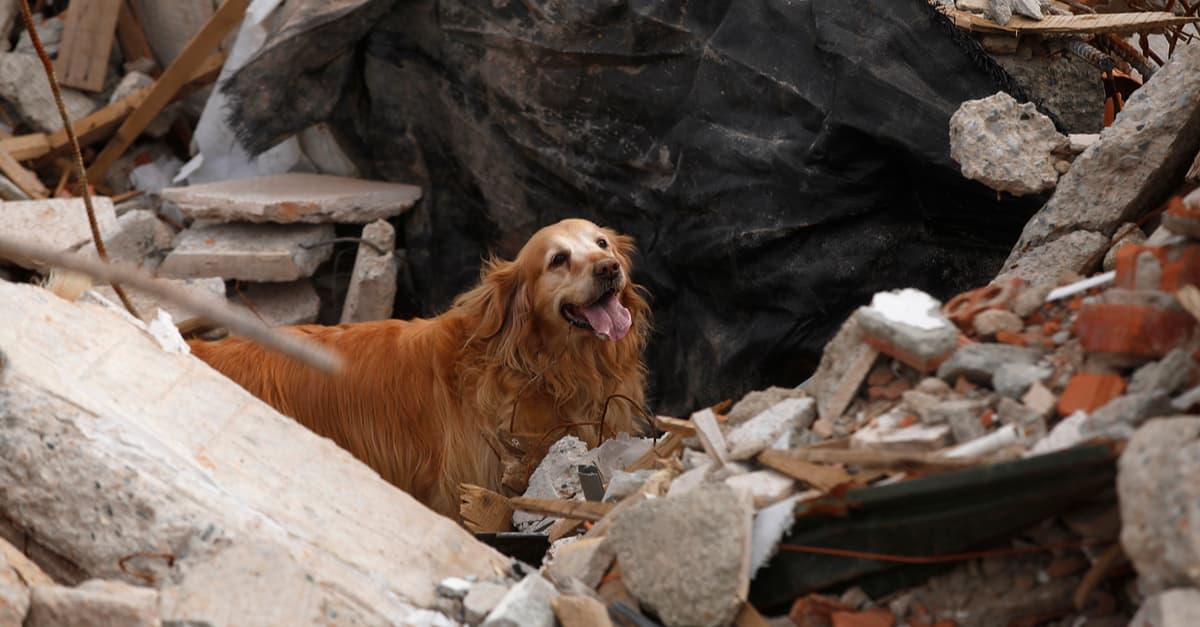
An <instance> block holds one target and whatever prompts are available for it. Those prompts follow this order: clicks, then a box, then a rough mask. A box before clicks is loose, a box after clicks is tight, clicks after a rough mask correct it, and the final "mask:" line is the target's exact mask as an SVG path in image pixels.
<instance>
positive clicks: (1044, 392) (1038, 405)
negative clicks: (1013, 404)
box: [1021, 381, 1058, 417]
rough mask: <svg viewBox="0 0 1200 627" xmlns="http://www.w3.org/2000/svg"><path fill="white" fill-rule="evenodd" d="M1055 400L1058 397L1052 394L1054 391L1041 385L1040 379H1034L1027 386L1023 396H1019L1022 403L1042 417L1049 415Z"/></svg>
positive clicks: (1056, 400)
mask: <svg viewBox="0 0 1200 627" xmlns="http://www.w3.org/2000/svg"><path fill="white" fill-rule="evenodd" d="M1057 402H1058V399H1057V398H1056V397H1055V396H1054V392H1051V391H1050V389H1049V388H1047V387H1046V386H1045V385H1042V382H1041V381H1034V382H1033V383H1032V384H1031V385H1030V386H1029V390H1028V391H1026V392H1025V396H1022V397H1021V403H1022V404H1023V405H1025V406H1026V407H1028V408H1029V409H1030V410H1031V411H1033V412H1035V413H1037V414H1038V415H1039V416H1043V417H1049V416H1050V413H1051V412H1053V411H1054V407H1055V404H1056V403H1057Z"/></svg>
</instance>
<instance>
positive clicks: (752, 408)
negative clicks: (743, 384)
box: [725, 386, 808, 428]
mask: <svg viewBox="0 0 1200 627" xmlns="http://www.w3.org/2000/svg"><path fill="white" fill-rule="evenodd" d="M806 396H808V394H807V393H806V392H805V391H804V390H801V389H799V388H781V387H777V386H771V387H769V388H767V389H765V390H754V391H752V392H748V393H747V394H746V395H745V396H743V397H742V399H741V400H739V401H738V402H736V403H734V404H733V407H731V408H729V414H727V415H726V417H725V426H726V427H728V428H732V427H736V426H738V425H740V424H742V423H743V422H746V421H747V420H750V419H751V418H753V417H755V416H757V415H759V414H761V413H763V412H764V411H767V410H768V409H770V408H771V407H773V406H775V405H776V404H778V403H781V402H783V401H786V400H788V399H789V398H804V397H806Z"/></svg>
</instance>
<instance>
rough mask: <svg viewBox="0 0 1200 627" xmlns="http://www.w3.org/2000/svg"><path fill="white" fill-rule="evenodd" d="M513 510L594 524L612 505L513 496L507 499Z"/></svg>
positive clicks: (609, 510)
mask: <svg viewBox="0 0 1200 627" xmlns="http://www.w3.org/2000/svg"><path fill="white" fill-rule="evenodd" d="M508 502H509V503H510V504H511V505H512V507H513V508H514V509H519V510H521V511H525V512H530V513H533V514H549V515H551V516H560V517H563V518H573V519H576V520H587V521H592V522H595V521H597V520H600V519H601V518H604V517H605V516H606V515H607V514H608V513H609V512H611V511H612V509H613V507H614V506H613V504H612V503H601V502H599V501H566V500H563V499H539V498H533V497H529V496H514V497H512V498H510V499H508Z"/></svg>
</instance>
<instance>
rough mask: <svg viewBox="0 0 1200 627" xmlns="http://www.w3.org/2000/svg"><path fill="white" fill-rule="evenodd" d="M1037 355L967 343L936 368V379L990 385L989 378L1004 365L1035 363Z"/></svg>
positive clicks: (1019, 349)
mask: <svg viewBox="0 0 1200 627" xmlns="http://www.w3.org/2000/svg"><path fill="white" fill-rule="evenodd" d="M1040 356H1041V353H1039V352H1038V351H1037V350H1035V349H1032V348H1025V347H1022V346H1009V345H1008V344H967V345H966V346H963V347H962V348H960V349H958V350H957V351H955V352H954V356H952V357H951V358H950V359H948V360H946V362H945V363H943V364H942V365H941V366H940V367H939V368H938V373H937V374H938V377H939V378H941V379H943V380H945V381H954V380H956V379H958V377H966V378H967V379H969V380H971V381H974V382H975V383H979V384H981V385H989V386H990V385H992V378H993V377H995V376H996V372H997V371H999V370H1000V367H1001V366H1004V365H1006V364H1035V363H1037V360H1038V358H1039V357H1040Z"/></svg>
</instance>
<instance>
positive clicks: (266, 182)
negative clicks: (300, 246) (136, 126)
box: [162, 172, 421, 224]
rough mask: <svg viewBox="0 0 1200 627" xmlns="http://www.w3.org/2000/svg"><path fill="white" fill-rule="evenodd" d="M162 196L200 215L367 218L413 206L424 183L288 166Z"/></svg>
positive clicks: (323, 220)
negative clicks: (289, 168) (280, 171)
mask: <svg viewBox="0 0 1200 627" xmlns="http://www.w3.org/2000/svg"><path fill="white" fill-rule="evenodd" d="M162 197H163V199H164V200H169V201H171V202H173V203H175V204H176V205H178V206H179V210H180V211H182V212H183V215H184V216H186V217H189V218H194V219H198V220H218V221H222V222H235V221H236V222H284V223H291V222H308V223H326V222H348V223H355V224H366V223H368V222H372V221H374V220H379V219H383V218H391V217H393V216H398V215H400V214H401V213H403V212H404V211H406V210H408V209H410V208H412V206H413V205H415V204H416V202H417V201H418V200H420V199H421V188H420V187H416V186H413V185H405V184H402V183H386V182H383V181H368V180H364V179H351V178H343V177H340V176H329V175H325V174H309V173H303V172H289V173H287V174H276V175H272V176H260V177H256V178H245V179H232V180H228V181H218V182H215V183H202V184H200V185H189V186H187V187H170V188H167V189H164V190H163V192H162Z"/></svg>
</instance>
